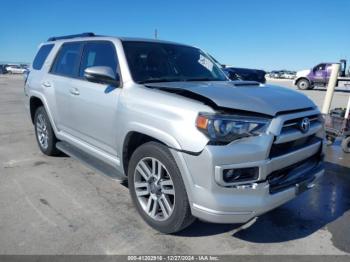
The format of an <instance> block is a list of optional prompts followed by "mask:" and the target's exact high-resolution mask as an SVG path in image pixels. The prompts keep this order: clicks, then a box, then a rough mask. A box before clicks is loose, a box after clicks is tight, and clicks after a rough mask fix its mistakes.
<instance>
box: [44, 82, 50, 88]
mask: <svg viewBox="0 0 350 262" xmlns="http://www.w3.org/2000/svg"><path fill="white" fill-rule="evenodd" d="M42 86H43V87H51V83H50V82H49V81H45V82H42Z"/></svg>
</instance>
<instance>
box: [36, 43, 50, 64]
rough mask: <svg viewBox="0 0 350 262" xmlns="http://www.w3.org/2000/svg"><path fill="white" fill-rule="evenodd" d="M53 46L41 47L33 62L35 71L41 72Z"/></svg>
mask: <svg viewBox="0 0 350 262" xmlns="http://www.w3.org/2000/svg"><path fill="white" fill-rule="evenodd" d="M53 46H54V45H53V44H49V45H43V46H41V47H40V49H39V51H38V53H37V54H36V56H35V58H34V61H33V69H35V70H41V68H42V67H43V64H44V63H45V60H46V58H47V56H48V55H49V54H50V52H51V50H52V48H53Z"/></svg>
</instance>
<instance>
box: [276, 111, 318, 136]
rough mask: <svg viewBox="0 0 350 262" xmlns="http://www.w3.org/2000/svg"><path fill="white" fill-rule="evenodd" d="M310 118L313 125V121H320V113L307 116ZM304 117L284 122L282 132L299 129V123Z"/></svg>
mask: <svg viewBox="0 0 350 262" xmlns="http://www.w3.org/2000/svg"><path fill="white" fill-rule="evenodd" d="M306 117H307V118H308V119H309V120H310V124H311V125H312V124H313V123H316V122H320V120H319V115H311V116H306ZM303 118H304V117H300V118H294V119H290V120H287V121H286V122H284V124H283V127H282V130H281V133H284V132H288V131H291V130H299V124H300V122H301V121H302V120H303Z"/></svg>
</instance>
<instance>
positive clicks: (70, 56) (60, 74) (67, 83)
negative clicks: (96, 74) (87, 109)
mask: <svg viewBox="0 0 350 262" xmlns="http://www.w3.org/2000/svg"><path fill="white" fill-rule="evenodd" d="M82 47H83V43H82V42H68V43H64V44H63V45H62V46H61V48H60V50H59V51H58V53H57V55H56V58H55V60H54V63H53V65H52V67H51V69H50V74H49V75H48V79H47V80H46V81H45V82H44V83H43V85H46V84H48V85H49V86H51V87H53V89H52V90H54V92H55V95H54V97H55V108H56V126H57V128H58V129H59V130H60V131H64V132H66V133H69V134H70V133H72V130H74V129H75V123H74V120H73V119H72V108H71V98H72V80H73V79H74V78H75V77H77V76H78V72H79V63H80V56H81V52H82Z"/></svg>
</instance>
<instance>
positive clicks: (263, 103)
mask: <svg viewBox="0 0 350 262" xmlns="http://www.w3.org/2000/svg"><path fill="white" fill-rule="evenodd" d="M147 86H148V87H151V88H157V89H161V90H163V91H169V92H176V93H178V94H181V95H184V96H187V97H191V94H195V96H193V98H194V99H198V100H200V97H204V98H205V100H207V99H209V100H211V101H212V102H213V103H214V104H216V105H217V106H218V107H225V108H230V109H237V110H244V111H250V112H257V113H261V114H266V115H271V116H274V115H276V114H277V113H278V112H282V111H290V110H298V109H304V108H310V107H315V104H314V103H313V102H312V101H311V100H310V99H309V98H307V97H306V96H305V95H303V94H302V93H300V92H298V91H293V90H291V89H289V88H284V87H279V86H273V85H265V84H259V83H255V82H247V81H215V82H169V83H166V82H165V83H164V82H162V83H151V84H147ZM198 95H199V96H198Z"/></svg>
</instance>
